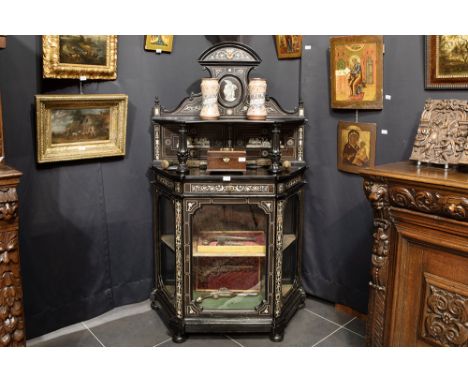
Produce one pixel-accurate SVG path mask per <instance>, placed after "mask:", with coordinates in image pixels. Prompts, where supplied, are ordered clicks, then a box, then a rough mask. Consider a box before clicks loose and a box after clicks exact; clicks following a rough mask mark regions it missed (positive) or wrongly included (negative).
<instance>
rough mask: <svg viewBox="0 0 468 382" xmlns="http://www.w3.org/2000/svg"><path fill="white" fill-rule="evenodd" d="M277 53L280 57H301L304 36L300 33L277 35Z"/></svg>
mask: <svg viewBox="0 0 468 382" xmlns="http://www.w3.org/2000/svg"><path fill="white" fill-rule="evenodd" d="M275 41H276V53H277V54H278V58H279V59H283V58H299V57H301V54H302V36H300V35H277V36H275Z"/></svg>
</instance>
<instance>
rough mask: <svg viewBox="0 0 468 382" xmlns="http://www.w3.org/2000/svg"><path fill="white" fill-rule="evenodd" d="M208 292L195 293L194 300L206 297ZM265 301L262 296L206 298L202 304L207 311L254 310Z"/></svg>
mask: <svg viewBox="0 0 468 382" xmlns="http://www.w3.org/2000/svg"><path fill="white" fill-rule="evenodd" d="M206 294H207V292H193V299H194V300H195V299H196V298H197V297H198V296H205V295H206ZM262 300H263V296H262V295H260V294H259V295H257V296H235V297H218V298H216V299H215V298H206V299H205V300H203V302H202V303H201V304H200V306H201V307H203V309H206V310H221V309H222V310H254V309H255V307H256V306H258V305H260V303H261V302H262Z"/></svg>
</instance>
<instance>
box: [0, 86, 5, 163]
mask: <svg viewBox="0 0 468 382" xmlns="http://www.w3.org/2000/svg"><path fill="white" fill-rule="evenodd" d="M4 159H5V154H4V149H3V115H2V97H1V95H0V163H3V160H4Z"/></svg>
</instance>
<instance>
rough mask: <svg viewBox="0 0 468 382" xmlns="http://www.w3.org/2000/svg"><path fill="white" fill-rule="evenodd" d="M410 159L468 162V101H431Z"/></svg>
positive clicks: (441, 162) (432, 161)
mask: <svg viewBox="0 0 468 382" xmlns="http://www.w3.org/2000/svg"><path fill="white" fill-rule="evenodd" d="M410 159H413V160H417V161H420V162H427V163H434V164H454V165H456V164H467V163H468V101H466V100H458V99H445V100H427V101H426V104H425V106H424V111H423V113H422V116H421V121H420V124H419V127H418V132H417V134H416V138H415V141H414V145H413V152H412V153H411V157H410Z"/></svg>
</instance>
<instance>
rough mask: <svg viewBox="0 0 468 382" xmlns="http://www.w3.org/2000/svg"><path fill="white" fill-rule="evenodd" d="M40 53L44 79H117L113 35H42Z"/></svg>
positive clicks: (115, 49) (115, 47)
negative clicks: (83, 77)
mask: <svg viewBox="0 0 468 382" xmlns="http://www.w3.org/2000/svg"><path fill="white" fill-rule="evenodd" d="M42 56H43V60H42V61H43V77H44V78H80V77H82V76H85V77H86V78H87V79H91V80H115V79H116V78H117V36H103V35H47V36H42Z"/></svg>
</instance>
